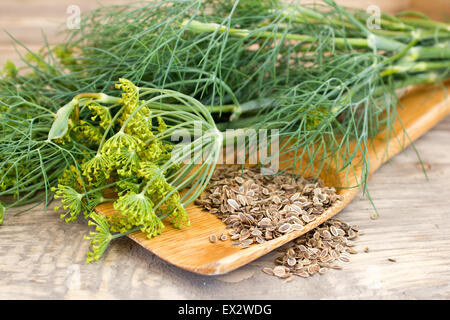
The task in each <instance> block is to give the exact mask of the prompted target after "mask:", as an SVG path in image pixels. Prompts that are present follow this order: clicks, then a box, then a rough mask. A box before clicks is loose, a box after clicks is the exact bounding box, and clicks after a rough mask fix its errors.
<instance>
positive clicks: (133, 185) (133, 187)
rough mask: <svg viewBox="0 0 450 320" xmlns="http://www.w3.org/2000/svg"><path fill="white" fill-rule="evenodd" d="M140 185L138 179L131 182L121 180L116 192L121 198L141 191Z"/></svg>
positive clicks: (118, 182) (117, 183)
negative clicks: (126, 194) (129, 193)
mask: <svg viewBox="0 0 450 320" xmlns="http://www.w3.org/2000/svg"><path fill="white" fill-rule="evenodd" d="M140 186H141V185H140V183H138V179H133V180H132V181H130V180H119V181H117V182H116V186H115V191H116V192H117V194H118V195H119V196H121V195H123V194H125V193H128V192H130V191H131V192H134V193H138V192H139V189H140Z"/></svg>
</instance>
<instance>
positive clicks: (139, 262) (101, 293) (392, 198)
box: [0, 0, 450, 299]
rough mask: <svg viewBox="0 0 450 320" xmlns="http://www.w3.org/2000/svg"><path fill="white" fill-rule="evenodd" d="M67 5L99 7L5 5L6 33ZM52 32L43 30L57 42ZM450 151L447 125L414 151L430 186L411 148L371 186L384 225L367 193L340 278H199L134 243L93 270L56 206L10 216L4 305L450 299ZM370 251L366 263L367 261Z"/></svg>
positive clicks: (1, 291)
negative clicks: (26, 301) (107, 301)
mask: <svg viewBox="0 0 450 320" xmlns="http://www.w3.org/2000/svg"><path fill="white" fill-rule="evenodd" d="M412 1H414V0H412ZM390 2H392V3H394V1H390ZM422 2H423V3H425V5H426V6H428V4H429V3H430V2H429V1H428V2H425V1H422ZM441 2H444V5H446V1H445V0H444V1H441ZM100 3H108V1H105V0H103V1H100ZM353 3H354V1H353ZM371 3H374V4H376V3H377V1H375V0H374V1H371ZM434 3H435V2H433V4H434ZM68 4H79V5H81V6H82V8H83V7H84V6H91V7H92V6H96V5H97V2H96V1H88V0H73V1H72V0H70V1H66V0H61V1H57V2H55V1H51V0H22V1H17V2H11V1H8V2H7V1H2V2H0V29H2V30H3V29H7V30H8V29H9V28H10V27H12V26H14V27H17V28H16V30H18V32H21V30H25V29H22V28H21V27H20V23H22V21H23V20H26V19H27V16H29V15H30V16H41V17H47V12H48V8H49V7H50V6H52V7H54V8H56V10H57V12H58V14H57V19H58V23H59V24H61V23H63V22H64V19H65V17H66V16H67V15H66V13H65V9H66V7H67V5H68ZM430 5H431V4H430ZM28 6H30V8H29V7H28ZM443 11H444V10H440V11H439V12H443ZM5 16H8V17H11V18H13V19H11V25H10V24H8V25H6V24H5V23H4V22H3V21H5V20H3V17H5ZM19 17H20V19H19ZM56 25H58V24H56ZM40 28H41V26H39V25H37V26H34V27H32V28H29V29H27V30H26V31H24V32H23V33H26V34H28V35H29V36H28V39H30V41H31V40H33V43H28V42H27V44H30V45H31V46H32V47H33V48H38V47H39V46H40V45H41V44H42V38H41V36H40V32H41V30H40ZM52 30H54V29H47V28H45V29H44V31H45V32H46V33H48V34H49V38H50V39H54V38H53V36H52V35H51V34H52V33H53V31H52ZM7 58H10V59H14V60H16V61H17V59H16V56H15V52H14V49H13V48H12V47H11V44H10V41H9V39H8V37H7V36H4V35H3V33H1V35H0V64H2V63H3V62H4V61H5V60H6V59H7ZM449 141H450V117H446V118H445V119H444V120H443V121H441V122H440V123H438V124H437V126H436V127H434V128H433V129H431V130H430V131H429V132H427V133H426V134H425V135H424V136H422V137H421V138H420V139H419V140H418V141H417V142H416V143H415V147H416V148H417V150H418V152H419V153H420V156H421V158H422V160H423V161H424V163H425V165H426V167H427V168H428V169H427V174H428V177H429V179H428V180H426V179H425V177H424V174H423V172H422V170H421V167H420V165H419V163H418V159H417V156H416V154H415V151H414V149H413V148H412V147H408V148H407V149H406V150H404V151H402V152H401V153H400V154H398V155H397V156H395V157H394V158H392V159H391V160H390V161H389V162H388V164H385V165H383V166H382V167H381V168H380V169H379V170H378V171H377V173H376V174H375V175H373V176H372V177H371V179H370V180H369V182H368V189H369V192H370V195H371V197H372V199H373V201H374V202H375V205H376V206H377V209H378V210H379V212H380V218H379V219H377V220H371V219H369V216H370V214H371V213H373V208H372V206H371V204H370V203H369V201H368V200H367V198H366V197H364V196H363V195H362V194H361V193H358V195H357V196H356V198H355V199H354V200H353V201H352V202H351V203H350V205H349V206H347V207H346V208H345V209H344V210H343V211H342V212H341V213H339V215H338V217H339V218H340V219H343V220H345V221H347V222H349V223H350V224H355V225H358V226H359V227H360V229H362V230H363V231H364V235H363V236H362V237H361V238H359V239H358V240H357V241H356V245H357V246H356V249H357V250H358V251H359V252H360V253H359V254H357V255H353V256H352V257H351V258H352V261H351V263H349V264H348V265H346V266H345V268H344V269H343V270H341V271H330V272H328V273H327V274H325V275H323V276H320V277H319V276H315V277H311V278H309V279H300V278H296V279H295V280H294V281H292V282H290V283H283V281H280V280H279V279H276V278H274V277H269V276H267V275H265V274H263V273H262V272H261V270H260V269H261V268H262V267H263V266H272V265H273V259H274V258H275V257H276V256H277V255H278V254H277V253H276V252H275V251H274V252H271V253H269V254H267V255H265V256H263V257H261V258H259V259H257V260H255V261H253V262H252V263H250V264H248V265H246V266H244V267H242V268H240V269H237V270H236V271H233V272H230V273H228V274H227V275H223V276H212V277H210V276H201V275H196V274H193V273H191V272H187V271H184V270H182V269H179V268H177V267H174V266H172V265H170V264H168V263H166V262H164V261H163V260H161V259H159V258H158V257H156V256H155V255H153V254H151V253H149V252H148V251H147V250H145V249H144V248H142V247H141V246H139V245H137V244H136V243H135V242H133V241H132V240H130V239H127V238H124V239H119V240H116V241H114V242H113V244H112V245H111V247H110V248H109V249H108V250H107V252H106V253H105V256H104V258H102V260H101V261H99V262H98V263H95V264H89V265H87V264H85V262H84V260H85V253H86V250H87V247H88V244H87V242H86V241H83V240H82V236H83V234H85V233H86V232H87V230H88V229H89V227H88V226H87V225H86V223H85V222H84V221H77V222H76V223H72V224H66V223H64V222H62V221H61V220H59V218H58V214H57V213H54V212H53V211H52V210H51V209H52V207H53V205H52V206H51V207H50V208H49V210H48V211H46V210H45V209H44V207H43V206H38V207H36V208H34V209H32V210H31V211H30V212H28V213H26V214H23V215H20V216H14V214H15V213H16V212H18V211H19V209H16V210H14V211H10V212H8V214H7V216H6V217H5V224H4V225H3V226H0V299H27V298H28V299H38V298H39V299H80V298H84V299H449V298H450V285H449V284H450V255H449V254H448V252H449V251H450V218H449V207H450V200H449V199H450V184H449V181H450V142H449ZM54 205H56V204H54ZM366 247H368V248H369V249H370V250H369V252H368V253H364V252H363V250H364V248H366ZM388 258H394V259H396V260H397V262H395V263H394V262H389V261H388V260H387V259H388ZM77 279H78V280H79V281H78V280H77Z"/></svg>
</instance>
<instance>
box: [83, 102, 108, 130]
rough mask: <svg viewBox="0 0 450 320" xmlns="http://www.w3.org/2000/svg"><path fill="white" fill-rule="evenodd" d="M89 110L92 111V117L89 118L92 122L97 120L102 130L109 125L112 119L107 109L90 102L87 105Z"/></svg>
mask: <svg viewBox="0 0 450 320" xmlns="http://www.w3.org/2000/svg"><path fill="white" fill-rule="evenodd" d="M88 108H89V110H91V111H92V114H93V116H92V117H91V120H92V121H95V120H97V118H98V119H99V121H100V122H99V125H100V127H102V128H103V129H106V128H107V127H108V126H109V124H110V123H111V120H112V117H111V113H110V112H109V109H108V108H107V107H105V106H102V105H100V104H99V103H97V102H92V103H90V104H89V105H88Z"/></svg>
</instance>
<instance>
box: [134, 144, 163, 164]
mask: <svg viewBox="0 0 450 320" xmlns="http://www.w3.org/2000/svg"><path fill="white" fill-rule="evenodd" d="M164 151H165V150H164V147H163V144H162V143H161V141H160V140H152V141H150V142H149V143H147V144H146V145H145V147H143V148H142V149H141V151H140V152H139V156H140V157H141V158H142V159H143V160H146V161H150V162H156V161H158V160H159V159H160V158H161V156H162V154H163V152H164Z"/></svg>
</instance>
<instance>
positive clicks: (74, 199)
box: [52, 184, 83, 222]
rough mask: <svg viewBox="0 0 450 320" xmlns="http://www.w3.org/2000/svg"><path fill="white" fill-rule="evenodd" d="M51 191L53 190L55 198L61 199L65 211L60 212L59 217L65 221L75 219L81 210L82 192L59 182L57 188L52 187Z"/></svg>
mask: <svg viewBox="0 0 450 320" xmlns="http://www.w3.org/2000/svg"><path fill="white" fill-rule="evenodd" d="M52 191H54V192H55V199H59V198H61V199H62V200H61V203H62V204H63V208H64V210H66V213H63V214H61V215H60V218H61V219H64V220H65V221H66V222H70V221H75V220H76V219H77V217H78V215H79V214H80V212H81V211H82V210H83V194H81V193H78V192H77V191H76V190H75V189H73V188H72V187H69V186H64V185H62V184H59V185H58V187H57V188H52Z"/></svg>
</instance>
